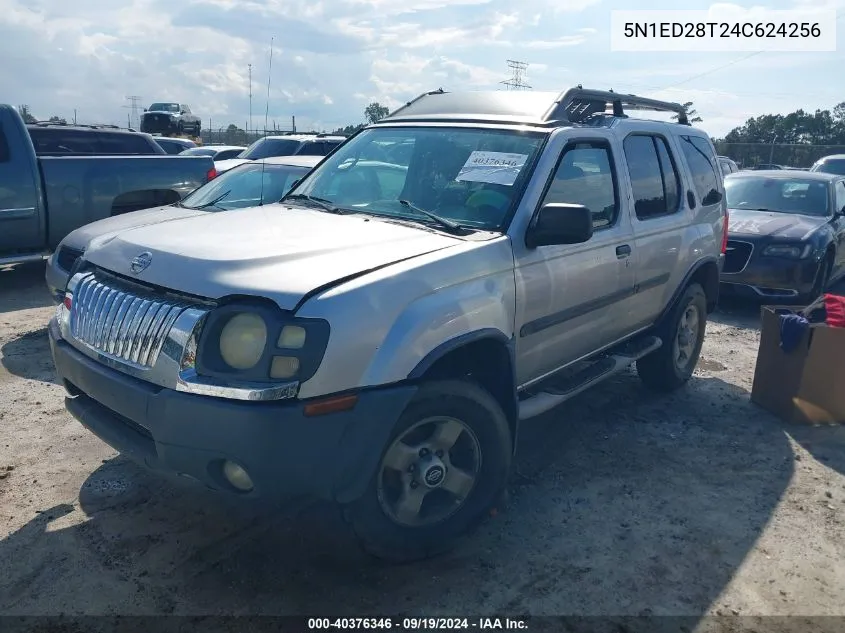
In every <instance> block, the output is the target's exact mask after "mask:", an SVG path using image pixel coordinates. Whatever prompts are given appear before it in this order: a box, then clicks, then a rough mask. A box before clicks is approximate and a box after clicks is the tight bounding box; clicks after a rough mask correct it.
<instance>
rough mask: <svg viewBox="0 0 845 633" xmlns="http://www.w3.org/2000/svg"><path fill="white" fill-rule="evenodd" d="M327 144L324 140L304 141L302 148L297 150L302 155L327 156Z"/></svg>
mask: <svg viewBox="0 0 845 633" xmlns="http://www.w3.org/2000/svg"><path fill="white" fill-rule="evenodd" d="M326 153H327V152H326V144H325V143H324V142H323V141H314V142H313V143H303V145H302V149H301V150H299V151H298V152H297V154H299V155H300V156H325V155H326Z"/></svg>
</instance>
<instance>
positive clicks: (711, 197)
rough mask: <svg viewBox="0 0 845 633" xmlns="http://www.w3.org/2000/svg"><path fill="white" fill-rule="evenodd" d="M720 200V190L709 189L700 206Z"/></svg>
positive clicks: (717, 202) (706, 205)
mask: <svg viewBox="0 0 845 633" xmlns="http://www.w3.org/2000/svg"><path fill="white" fill-rule="evenodd" d="M721 201H722V192H720V191H716V190H715V189H711V190H710V193H708V194H707V195H706V196H704V199H703V200H702V201H701V206H703V207H709V206H710V205H711V204H719V203H720V202H721Z"/></svg>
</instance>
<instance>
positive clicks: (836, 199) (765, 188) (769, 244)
mask: <svg viewBox="0 0 845 633" xmlns="http://www.w3.org/2000/svg"><path fill="white" fill-rule="evenodd" d="M725 195H726V197H727V203H728V209H729V213H730V221H729V226H728V244H727V251H726V253H725V264H724V268H723V270H722V275H721V281H722V288H723V289H724V290H725V291H726V292H725V294H731V293H734V294H736V293H739V294H744V295H745V296H749V297H759V298H765V299H777V300H784V299H792V298H797V299H800V300H802V301H812V300H814V299H816V297H818V296H819V295H820V294H821V293H822V292H823V291H824V290H825V288H827V286H828V285H829V283H830V282H831V281H833V280H835V279H837V278H839V277H841V276H842V275H843V273H845V245H843V240H845V217H843V215H845V176H838V175H834V174H824V173H813V172H806V171H799V170H794V169H785V170H779V171H748V172H739V173H736V174H731V175H730V176H728V177H726V178H725Z"/></svg>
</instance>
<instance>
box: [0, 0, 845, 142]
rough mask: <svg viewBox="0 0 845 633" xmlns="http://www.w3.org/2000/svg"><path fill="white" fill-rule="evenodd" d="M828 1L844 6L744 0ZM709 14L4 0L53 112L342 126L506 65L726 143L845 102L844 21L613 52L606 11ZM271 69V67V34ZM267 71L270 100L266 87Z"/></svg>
mask: <svg viewBox="0 0 845 633" xmlns="http://www.w3.org/2000/svg"><path fill="white" fill-rule="evenodd" d="M737 5H739V6H741V7H744V8H751V7H765V8H768V9H796V8H806V7H811V6H814V7H826V8H833V9H836V10H837V11H839V15H840V16H842V15H843V14H845V0H772V1H771V2H763V3H760V2H756V3H751V2H745V3H741V2H740V3H734V5H733V7H734V8H736V6H737ZM640 8H641V9H646V8H647V9H650V10H659V9H667V10H668V9H678V8H686V9H702V10H706V9H711V10H713V11H714V12H716V14H718V12H720V11H727V10H730V9H731V5H725V4H719V5H714V4H712V3H708V2H695V0H689V1H688V2H687V3H686V5H685V6H683V7H680V6H679V5H678V3H677V2H669V1H666V0H651V1H650V2H648V3H640V2H637V1H634V0H627V1H626V0H518V1H517V0H511V1H508V0H175V1H174V0H73V1H71V2H69V1H68V0H0V60H3V62H4V63H3V64H0V94H2V95H3V97H2V98H3V99H4V100H9V101H11V102H12V103H13V104H14V105H19V104H27V105H29V106H30V109H31V111H32V112H33V114H34V115H35V116H36V117H38V118H40V119H46V118H49V117H50V116H53V115H57V116H61V117H64V118H67V119H68V120H72V119H73V116H74V110H76V112H77V120H78V121H79V122H80V123H112V124H121V125H126V123H127V116H128V115H129V114H130V112H131V110H130V108H129V107H128V106H129V103H130V102H129V101H128V100H127V98H126V97H128V96H130V95H137V96H139V97H141V99H140V101H141V103H142V106H147V105H149V104H151V103H152V102H154V101H177V102H184V103H187V104H189V105H190V106H191V108H192V110H193V111H194V113H195V114H198V115H199V116H200V117H201V118H202V122H203V127H204V128H207V127H208V126H209V122H210V124H211V127H213V128H219V127H226V126H227V125H229V124H230V123H235V124H236V125H238V126H239V127H244V126H245V125H246V124H247V121H248V119H249V113H250V99H249V94H250V81H249V65H250V64H251V65H252V115H253V119H252V120H253V122H254V125H253V126H252V127H259V128H260V127H263V124H264V118H265V112H266V113H267V116H268V121H269V125H270V127H273V125H274V124H275V125H276V126H277V127H278V128H280V129H281V128H284V129H289V127H290V121H291V116H296V123H297V128H298V129H300V130H302V129H307V128H312V129H317V130H331V129H335V128H337V127H340V126H344V125H348V124H356V123H360V122H362V121H363V118H364V108H365V107H366V105H367V104H368V103H370V102H372V101H378V102H380V103H381V104H383V105H386V106H388V107H390V108H391V109H392V108H395V107H396V106H398V105H399V104H401V103H402V102H404V101H407V100H408V99H410V98H413V97H414V96H417V95H418V94H420V93H423V92H426V91H428V90H434V89H437V88H443V89H445V90H450V91H457V90H491V89H493V90H498V89H504V88H505V86H503V85H502V84H501V83H500V82H502V81H504V80H506V79H508V78H509V75H510V71H509V69H508V67H507V60H508V59H512V60H519V61H523V62H526V63H527V64H529V65H528V68H527V70H526V71H525V77H524V81H525V82H526V83H527V84H529V85H530V86H531V87H532V88H533V89H536V90H556V91H562V90H565V89H567V88H569V87H572V86H574V85H577V84H579V83H580V84H583V85H584V86H585V87H594V88H602V89H607V88H612V89H614V90H615V91H617V92H633V93H637V94H642V95H644V96H650V97H654V98H659V99H667V100H671V101H676V102H681V103H683V102H687V101H692V102H693V103H694V104H695V108H696V110H697V111H698V113H699V115H700V116H701V117H702V118H703V122H702V123H701V124H699V127H702V128H703V129H705V130H706V131H707V132H708V133H709V134H710V135H712V136H715V137H721V136H723V135H724V134H726V133H727V132H728V131H730V130H731V129H733V128H734V127H736V126H738V125H741V124H742V123H744V122H745V121H746V120H747V119H748V118H750V117H754V116H759V115H761V114H769V113H787V112H791V111H794V110H796V109H798V108H803V109H805V110H809V111H814V110H816V109H819V108H821V109H830V108H832V107H833V106H834V105H836V104H837V103H839V102H842V101H845V81H843V75H842V69H843V62H845V19H840V20H839V21H838V22H837V27H838V28H837V49H838V50H837V52H835V53H818V52H797V53H778V52H770V51H763V52H762V53H759V54H756V55H752V56H749V53H747V52H745V53H738V52H725V53H678V52H673V53H665V52H663V53H660V52H657V53H655V52H637V53H624V52H611V50H610V32H609V30H610V12H611V11H612V10H633V9H640ZM271 38H273V46H272V69H271V68H270V52H271V46H270V41H271ZM268 76H269V78H270V92H269V100H268V98H267V81H268Z"/></svg>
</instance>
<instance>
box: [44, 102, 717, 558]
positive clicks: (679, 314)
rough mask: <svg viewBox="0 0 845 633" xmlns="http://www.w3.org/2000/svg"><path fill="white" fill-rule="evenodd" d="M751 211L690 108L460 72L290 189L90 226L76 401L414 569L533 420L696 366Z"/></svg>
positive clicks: (468, 515) (78, 282) (225, 482)
mask: <svg viewBox="0 0 845 633" xmlns="http://www.w3.org/2000/svg"><path fill="white" fill-rule="evenodd" d="M636 109H645V110H660V111H667V112H673V113H675V114H677V115H678V119H679V120H680V122H679V123H663V122H655V121H646V120H637V119H633V118H628V117H627V116H626V114H625V113H626V112H627V111H629V110H636ZM726 230H727V218H726V208H725V202H724V190H723V184H722V178H721V175H720V170H719V167H718V164H717V161H716V155H715V152H714V149H713V146H712V144H711V142H710V140H709V139H708V137H707V135H706V134H704V133H703V132H700V131H698V130H696V129H693V128H692V127H690V126H689V125H688V124H687V119H686V115H685V113H684V110H683V108H682V107H681V106H680V105H677V104H672V103H664V102H659V101H653V100H649V99H642V98H639V97H635V96H632V95H623V94H617V93H613V92H600V91H592V90H584V89H582V88H580V87H578V88H575V89H572V90H569V91H567V92H565V93H563V94H559V95H558V94H549V93H542V92H489V93H483V92H481V93H478V92H471V93H463V94H461V93H447V92H442V91H437V92H433V93H428V94H425V95H422V96H421V97H419V98H417V99H416V100H414V101H412V102H410V103H409V104H407V105H406V106H404V107H402V108H400V109H399V110H398V111H396V112H394V113H393V114H392V115H391V116H389V117H387V118H386V119H384V120H382V121H380V122H379V123H377V124H375V125H372V126H369V127H368V128H366V129H364V130H363V131H361V132H360V133H358V134H357V135H356V136H354V137H353V138H351V139H350V140H348V141H347V142H346V143H345V144H344V145H343V146H341V147H340V148H338V149H337V150H336V151H335V152H334V153H333V154H332V155H331V156H329V157H328V158H327V159H325V160H324V161H323V162H322V163H321V164H320V165H319V166H318V167H317V168H316V169H315V170H314V171H312V172H311V173H310V174H309V175H308V176H306V177H304V178H303V180H302V181H301V182H300V183H299V184H298V185H297V186H296V187H294V189H293V190H292V191H291V192H290V193H289V194H288V195H287V196H286V197H285V198H284V199H283V200H282V202H281V203H279V204H271V205H264V206H262V207H256V208H254V209H244V210H241V211H239V212H238V213H218V214H205V215H201V216H196V217H189V218H183V219H176V220H171V221H167V222H163V223H161V224H153V225H147V226H139V227H134V228H129V229H127V230H125V231H123V232H120V233H118V234H117V235H116V236H114V237H112V238H111V239H109V240H105V241H100V242H97V243H96V245H92V247H91V248H89V249H88V250H87V251H86V253H85V255H84V256H83V258H82V260H81V262H80V266H79V268H78V269H77V272H76V274H75V275H74V276H73V277H72V279H71V281H70V282H69V285H68V291H67V295H66V297H65V299H64V303H63V304H62V305H60V306H59V308H58V312H57V316H56V318H54V319H53V320H52V322H51V325H50V340H51V344H52V349H53V356H54V359H55V364H56V368H57V370H58V375H59V377H60V379H61V381H62V382H63V384H64V386H65V387H66V389H67V391H68V393H69V395H70V397H69V398H68V399H67V408H68V409H69V410H70V412H71V413H72V414H73V415H74V416H75V417H76V418H78V419H79V420H80V421H81V422H82V424H84V425H85V426H86V427H88V428H89V429H90V430H91V431H93V432H94V433H96V434H97V435H98V436H99V437H101V438H102V439H103V440H105V441H106V442H108V443H109V444H110V445H111V446H113V447H114V448H116V449H118V450H119V451H121V452H123V453H124V454H126V455H128V456H131V457H133V458H134V459H136V460H137V461H139V462H141V463H142V464H145V465H146V466H148V467H150V468H153V469H158V470H161V471H164V472H167V473H171V474H177V475H181V476H183V477H187V478H188V479H192V480H197V481H199V482H201V483H202V484H204V485H205V486H207V487H210V488H213V489H216V490H219V491H224V492H228V493H231V494H235V495H241V496H243V497H247V498H255V499H263V500H269V501H271V502H272V501H279V500H281V499H283V498H285V497H288V496H291V495H296V494H312V495H316V496H319V497H322V498H325V499H329V500H332V501H335V502H337V503H339V504H341V505H342V506H343V508H344V510H345V516H346V517H347V519H348V520H349V522H350V523H351V525H352V527H353V528H354V530H355V532H356V533H357V535H358V536H359V537H360V539H361V540H362V542H363V543H364V545H365V546H366V547H367V549H368V550H369V551H370V552H372V553H374V554H376V555H378V556H381V557H385V558H388V559H392V560H396V561H406V560H413V559H418V558H422V557H426V556H430V555H433V554H436V553H438V552H441V551H444V550H445V549H447V548H448V547H449V546H450V545H452V544H454V543H455V542H456V539H457V538H458V537H460V536H461V535H463V534H465V533H467V532H469V531H470V530H471V529H472V528H473V527H474V526H475V525H477V524H478V523H479V521H480V520H481V519H482V518H483V517H484V516H486V515H487V514H488V511H489V510H490V508H491V507H493V506H494V505H495V504H496V503H498V502H499V499H500V495H501V494H502V492H503V491H504V489H505V487H506V484H507V482H508V475H509V472H510V467H511V460H512V456H513V454H514V451H515V447H516V444H517V437H518V430H519V425H520V422H521V421H522V420H525V419H527V418H530V417H533V416H536V415H539V414H541V413H543V412H545V411H548V410H549V409H551V408H552V407H554V406H556V405H558V404H560V403H561V402H564V401H565V400H567V399H568V398H571V397H572V396H573V395H575V394H576V393H579V392H581V391H583V390H584V389H586V388H588V387H590V386H592V385H594V384H596V383H598V382H600V381H601V380H603V379H605V378H607V377H608V376H611V375H613V374H614V373H616V372H619V371H621V370H623V369H625V368H626V367H628V366H630V365H632V364H634V363H636V367H637V370H638V373H639V375H640V377H641V379H642V380H643V382H644V383H645V384H646V385H647V386H649V387H652V388H654V389H657V390H672V389H675V388H678V387H680V386H681V385H683V384H684V383H685V382H686V381H687V380H688V379H689V378H690V376H691V374H692V371H693V368H694V367H695V365H696V362H697V359H698V355H699V351H700V349H701V344H702V341H703V338H704V328H705V320H706V318H707V313H708V312H710V311H711V310H713V308H714V307H715V305H716V301H717V293H718V288H719V271H720V266H721V261H722V258H723V252H724V244H725V235H726Z"/></svg>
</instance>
